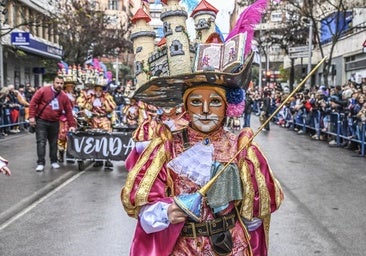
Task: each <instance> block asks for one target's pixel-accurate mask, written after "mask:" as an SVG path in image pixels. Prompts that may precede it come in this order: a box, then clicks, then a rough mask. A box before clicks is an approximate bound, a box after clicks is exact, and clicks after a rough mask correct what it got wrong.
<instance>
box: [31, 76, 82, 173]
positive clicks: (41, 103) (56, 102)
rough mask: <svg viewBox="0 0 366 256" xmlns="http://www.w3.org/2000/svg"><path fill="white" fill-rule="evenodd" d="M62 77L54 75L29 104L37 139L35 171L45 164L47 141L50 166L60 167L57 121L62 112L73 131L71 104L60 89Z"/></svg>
mask: <svg viewBox="0 0 366 256" xmlns="http://www.w3.org/2000/svg"><path fill="white" fill-rule="evenodd" d="M63 85H64V78H63V77H61V76H56V77H55V78H54V80H53V84H52V86H45V87H42V88H40V89H38V90H37V91H36V93H35V94H34V95H33V97H32V100H31V102H30V105H29V124H30V125H31V126H32V127H35V132H36V141H37V157H38V159H37V167H36V171H39V172H40V171H43V170H44V166H45V163H46V161H45V155H46V144H47V141H48V143H49V149H50V153H49V155H50V161H51V166H52V168H55V169H57V168H60V165H59V164H58V163H57V139H58V132H59V121H60V117H61V115H62V114H63V113H64V114H65V115H66V118H67V122H68V124H69V131H70V132H74V131H75V127H76V123H75V120H74V117H73V114H72V106H71V103H70V100H69V98H68V97H67V95H66V94H65V93H64V92H63V91H62V88H63Z"/></svg>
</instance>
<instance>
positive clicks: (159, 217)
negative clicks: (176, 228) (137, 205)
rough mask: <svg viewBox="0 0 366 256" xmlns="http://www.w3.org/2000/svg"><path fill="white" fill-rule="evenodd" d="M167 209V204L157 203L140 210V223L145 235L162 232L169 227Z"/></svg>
mask: <svg viewBox="0 0 366 256" xmlns="http://www.w3.org/2000/svg"><path fill="white" fill-rule="evenodd" d="M168 207H169V204H168V203H163V202H157V203H155V204H151V205H145V206H143V207H142V208H141V211H140V213H139V217H140V223H141V226H142V228H143V229H144V231H145V232H146V233H147V234H150V233H154V232H158V231H161V230H164V229H166V228H167V227H168V226H169V224H170V223H169V219H168Z"/></svg>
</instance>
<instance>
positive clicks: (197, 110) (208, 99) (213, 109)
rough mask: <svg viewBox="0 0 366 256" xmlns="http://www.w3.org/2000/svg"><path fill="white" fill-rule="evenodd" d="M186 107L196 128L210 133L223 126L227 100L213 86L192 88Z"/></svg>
mask: <svg viewBox="0 0 366 256" xmlns="http://www.w3.org/2000/svg"><path fill="white" fill-rule="evenodd" d="M186 107H187V112H188V114H189V116H190V119H191V124H192V127H193V128H194V129H195V130H198V131H200V132H203V133H210V132H213V131H216V130H217V129H219V128H220V127H221V126H222V122H223V120H224V118H225V111H226V102H225V99H224V98H223V96H222V95H220V94H219V93H218V92H217V91H216V90H215V89H214V88H213V87H207V88H205V87H200V88H197V89H195V90H192V91H191V92H190V94H189V95H188V97H187V99H186Z"/></svg>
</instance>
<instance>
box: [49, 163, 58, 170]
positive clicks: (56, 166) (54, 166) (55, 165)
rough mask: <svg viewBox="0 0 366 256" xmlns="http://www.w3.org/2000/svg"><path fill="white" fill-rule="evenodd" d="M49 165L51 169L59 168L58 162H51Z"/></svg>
mask: <svg viewBox="0 0 366 256" xmlns="http://www.w3.org/2000/svg"><path fill="white" fill-rule="evenodd" d="M51 166H52V168H53V169H58V168H60V165H59V164H58V163H52V164H51Z"/></svg>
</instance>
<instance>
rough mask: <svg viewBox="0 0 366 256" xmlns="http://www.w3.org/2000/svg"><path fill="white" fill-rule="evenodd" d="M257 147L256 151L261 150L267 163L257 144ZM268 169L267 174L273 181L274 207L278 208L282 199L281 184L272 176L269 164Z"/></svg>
mask: <svg viewBox="0 0 366 256" xmlns="http://www.w3.org/2000/svg"><path fill="white" fill-rule="evenodd" d="M257 148H258V151H259V152H261V154H262V155H263V157H264V159H265V160H266V162H267V163H268V161H267V158H266V157H265V155H264V154H263V152H262V151H261V150H260V148H259V147H258V146H257ZM268 171H269V175H270V176H271V178H272V180H273V183H274V189H275V202H276V209H278V208H279V207H280V205H281V203H282V201H283V199H284V196H283V190H282V187H281V184H280V183H279V181H278V180H277V179H276V178H275V177H274V175H273V172H272V169H271V167H270V166H269V165H268Z"/></svg>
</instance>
